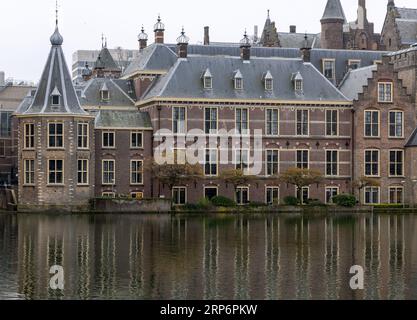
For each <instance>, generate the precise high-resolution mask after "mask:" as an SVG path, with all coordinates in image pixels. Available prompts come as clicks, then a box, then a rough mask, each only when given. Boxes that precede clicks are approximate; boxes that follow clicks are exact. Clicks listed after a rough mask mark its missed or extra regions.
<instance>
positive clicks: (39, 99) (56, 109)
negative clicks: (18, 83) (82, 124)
mask: <svg viewBox="0 0 417 320" xmlns="http://www.w3.org/2000/svg"><path fill="white" fill-rule="evenodd" d="M62 43H63V38H62V36H61V35H60V33H59V31H58V27H56V29H55V32H54V34H53V35H52V36H51V44H52V47H51V51H50V52H49V56H48V60H47V62H46V66H45V68H44V71H43V73H42V77H41V79H40V81H39V84H38V89H37V91H36V93H35V96H34V97H33V100H32V102H31V104H30V105H29V106H28V107H27V109H26V108H25V109H26V110H25V111H24V112H23V113H24V114H78V115H86V114H87V113H86V112H85V111H84V110H83V109H82V108H81V106H80V102H79V101H78V97H77V94H76V92H75V89H74V86H73V84H72V79H71V75H70V73H69V70H68V67H67V63H66V61H65V56H64V52H63V51H62V47H61V45H62ZM57 92H59V94H60V99H59V104H58V105H52V95H53V94H56V93H57ZM19 110H22V109H21V108H19Z"/></svg>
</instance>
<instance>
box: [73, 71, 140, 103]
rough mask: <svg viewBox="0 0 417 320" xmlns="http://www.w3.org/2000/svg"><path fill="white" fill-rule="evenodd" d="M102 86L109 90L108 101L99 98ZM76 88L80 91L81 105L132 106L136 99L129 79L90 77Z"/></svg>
mask: <svg viewBox="0 0 417 320" xmlns="http://www.w3.org/2000/svg"><path fill="white" fill-rule="evenodd" d="M103 87H106V88H107V90H108V91H109V95H110V98H109V100H108V101H103V100H102V99H101V92H100V90H102V89H103ZM77 89H78V91H81V93H80V95H79V99H80V103H81V105H82V106H83V107H88V106H95V107H98V106H112V107H126V106H134V105H135V101H136V95H135V90H134V87H133V83H132V82H131V81H130V80H121V79H109V78H92V79H90V80H88V81H87V82H85V83H84V84H83V86H81V87H78V88H77Z"/></svg>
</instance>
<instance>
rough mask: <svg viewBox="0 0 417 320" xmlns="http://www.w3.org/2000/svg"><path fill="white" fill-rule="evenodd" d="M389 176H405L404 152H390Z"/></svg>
mask: <svg viewBox="0 0 417 320" xmlns="http://www.w3.org/2000/svg"><path fill="white" fill-rule="evenodd" d="M389 176H390V177H403V176H404V150H390V151H389Z"/></svg>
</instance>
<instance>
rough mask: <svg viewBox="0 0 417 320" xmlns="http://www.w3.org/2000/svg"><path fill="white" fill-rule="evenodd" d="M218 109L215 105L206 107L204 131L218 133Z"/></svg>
mask: <svg viewBox="0 0 417 320" xmlns="http://www.w3.org/2000/svg"><path fill="white" fill-rule="evenodd" d="M217 120H218V109H217V108H213V107H206V108H204V132H205V133H206V134H216V133H217V129H218V123H217Z"/></svg>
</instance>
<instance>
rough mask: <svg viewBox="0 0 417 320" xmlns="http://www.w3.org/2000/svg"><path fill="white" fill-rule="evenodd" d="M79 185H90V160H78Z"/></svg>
mask: <svg viewBox="0 0 417 320" xmlns="http://www.w3.org/2000/svg"><path fill="white" fill-rule="evenodd" d="M77 173H78V174H77V184H78V185H88V159H78V160H77Z"/></svg>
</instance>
